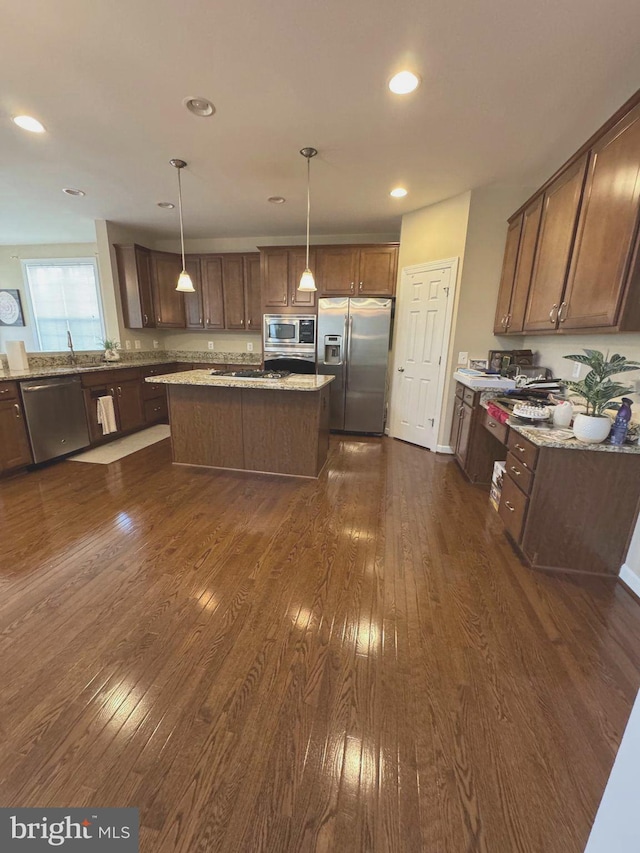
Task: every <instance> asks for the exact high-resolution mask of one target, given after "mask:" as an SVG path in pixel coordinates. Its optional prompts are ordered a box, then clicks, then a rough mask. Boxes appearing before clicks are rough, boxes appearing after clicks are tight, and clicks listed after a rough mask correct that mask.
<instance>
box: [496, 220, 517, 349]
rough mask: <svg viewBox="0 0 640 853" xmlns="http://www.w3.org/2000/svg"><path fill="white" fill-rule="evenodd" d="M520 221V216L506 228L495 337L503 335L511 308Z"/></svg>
mask: <svg viewBox="0 0 640 853" xmlns="http://www.w3.org/2000/svg"><path fill="white" fill-rule="evenodd" d="M522 219H523V216H522V214H520V216H518V217H516V219H514V220H513V222H510V223H509V227H508V228H507V242H506V244H505V247H504V259H503V261H502V275H501V277H500V290H499V291H498V303H497V305H496V316H495V320H494V322H493V332H494V334H496V335H504V334H505V333H506V331H507V323H508V319H509V310H510V308H511V295H512V293H513V288H514V284H515V278H516V264H517V262H518V246H519V245H520V233H521V231H522Z"/></svg>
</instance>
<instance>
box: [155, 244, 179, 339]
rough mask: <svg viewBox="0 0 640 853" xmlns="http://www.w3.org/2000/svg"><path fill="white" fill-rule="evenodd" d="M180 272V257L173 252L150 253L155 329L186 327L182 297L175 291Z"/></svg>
mask: <svg viewBox="0 0 640 853" xmlns="http://www.w3.org/2000/svg"><path fill="white" fill-rule="evenodd" d="M181 270H182V260H181V258H180V255H174V254H173V252H151V288H152V290H153V304H154V307H155V317H156V327H157V328H159V329H184V328H185V327H186V320H185V311H184V297H183V294H182V293H179V292H178V291H177V290H176V285H177V283H178V277H179V275H180V272H181Z"/></svg>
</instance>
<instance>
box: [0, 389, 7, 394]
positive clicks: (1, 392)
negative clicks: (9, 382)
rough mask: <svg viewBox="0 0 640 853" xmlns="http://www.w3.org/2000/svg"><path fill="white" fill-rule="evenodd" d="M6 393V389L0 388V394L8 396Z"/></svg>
mask: <svg viewBox="0 0 640 853" xmlns="http://www.w3.org/2000/svg"><path fill="white" fill-rule="evenodd" d="M8 393H9V389H8V388H0V394H8Z"/></svg>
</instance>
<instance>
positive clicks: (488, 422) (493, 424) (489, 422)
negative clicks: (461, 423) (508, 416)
mask: <svg viewBox="0 0 640 853" xmlns="http://www.w3.org/2000/svg"><path fill="white" fill-rule="evenodd" d="M487 426H488V427H489V428H490V429H495V428H496V426H497V424H495V423H494V422H493V421H487Z"/></svg>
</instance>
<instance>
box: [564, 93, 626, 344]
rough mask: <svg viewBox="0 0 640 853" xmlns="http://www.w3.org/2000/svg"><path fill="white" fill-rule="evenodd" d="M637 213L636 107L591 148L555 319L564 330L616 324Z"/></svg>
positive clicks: (624, 285)
mask: <svg viewBox="0 0 640 853" xmlns="http://www.w3.org/2000/svg"><path fill="white" fill-rule="evenodd" d="M639 212H640V105H639V106H637V107H636V108H635V109H634V110H632V111H631V112H630V113H629V114H628V115H627V116H626V117H625V118H624V119H623V120H622V121H621V122H619V123H618V124H617V125H616V126H615V127H614V128H613V129H612V130H611V131H610V132H609V133H608V134H606V135H605V136H604V137H603V138H602V139H601V140H600V141H599V142H598V143H597V144H596V145H595V146H594V147H593V148H592V149H591V155H590V160H589V167H588V170H587V179H586V184H585V190H584V198H583V202H582V209H581V211H580V218H579V220H578V231H577V234H576V242H575V248H574V252H573V258H572V262H571V268H570V270H569V278H568V281H567V289H566V293H565V296H564V310H563V311H562V312H561V315H560V324H561V326H562V327H564V328H565V329H583V328H585V329H589V328H596V327H598V326H602V327H611V326H615V325H616V323H617V321H618V315H619V312H620V307H621V301H622V297H623V295H624V291H625V287H626V285H627V280H628V275H629V267H630V261H631V256H632V253H633V249H634V245H635V242H636V239H637V232H638V215H639ZM636 299H637V295H636Z"/></svg>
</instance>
